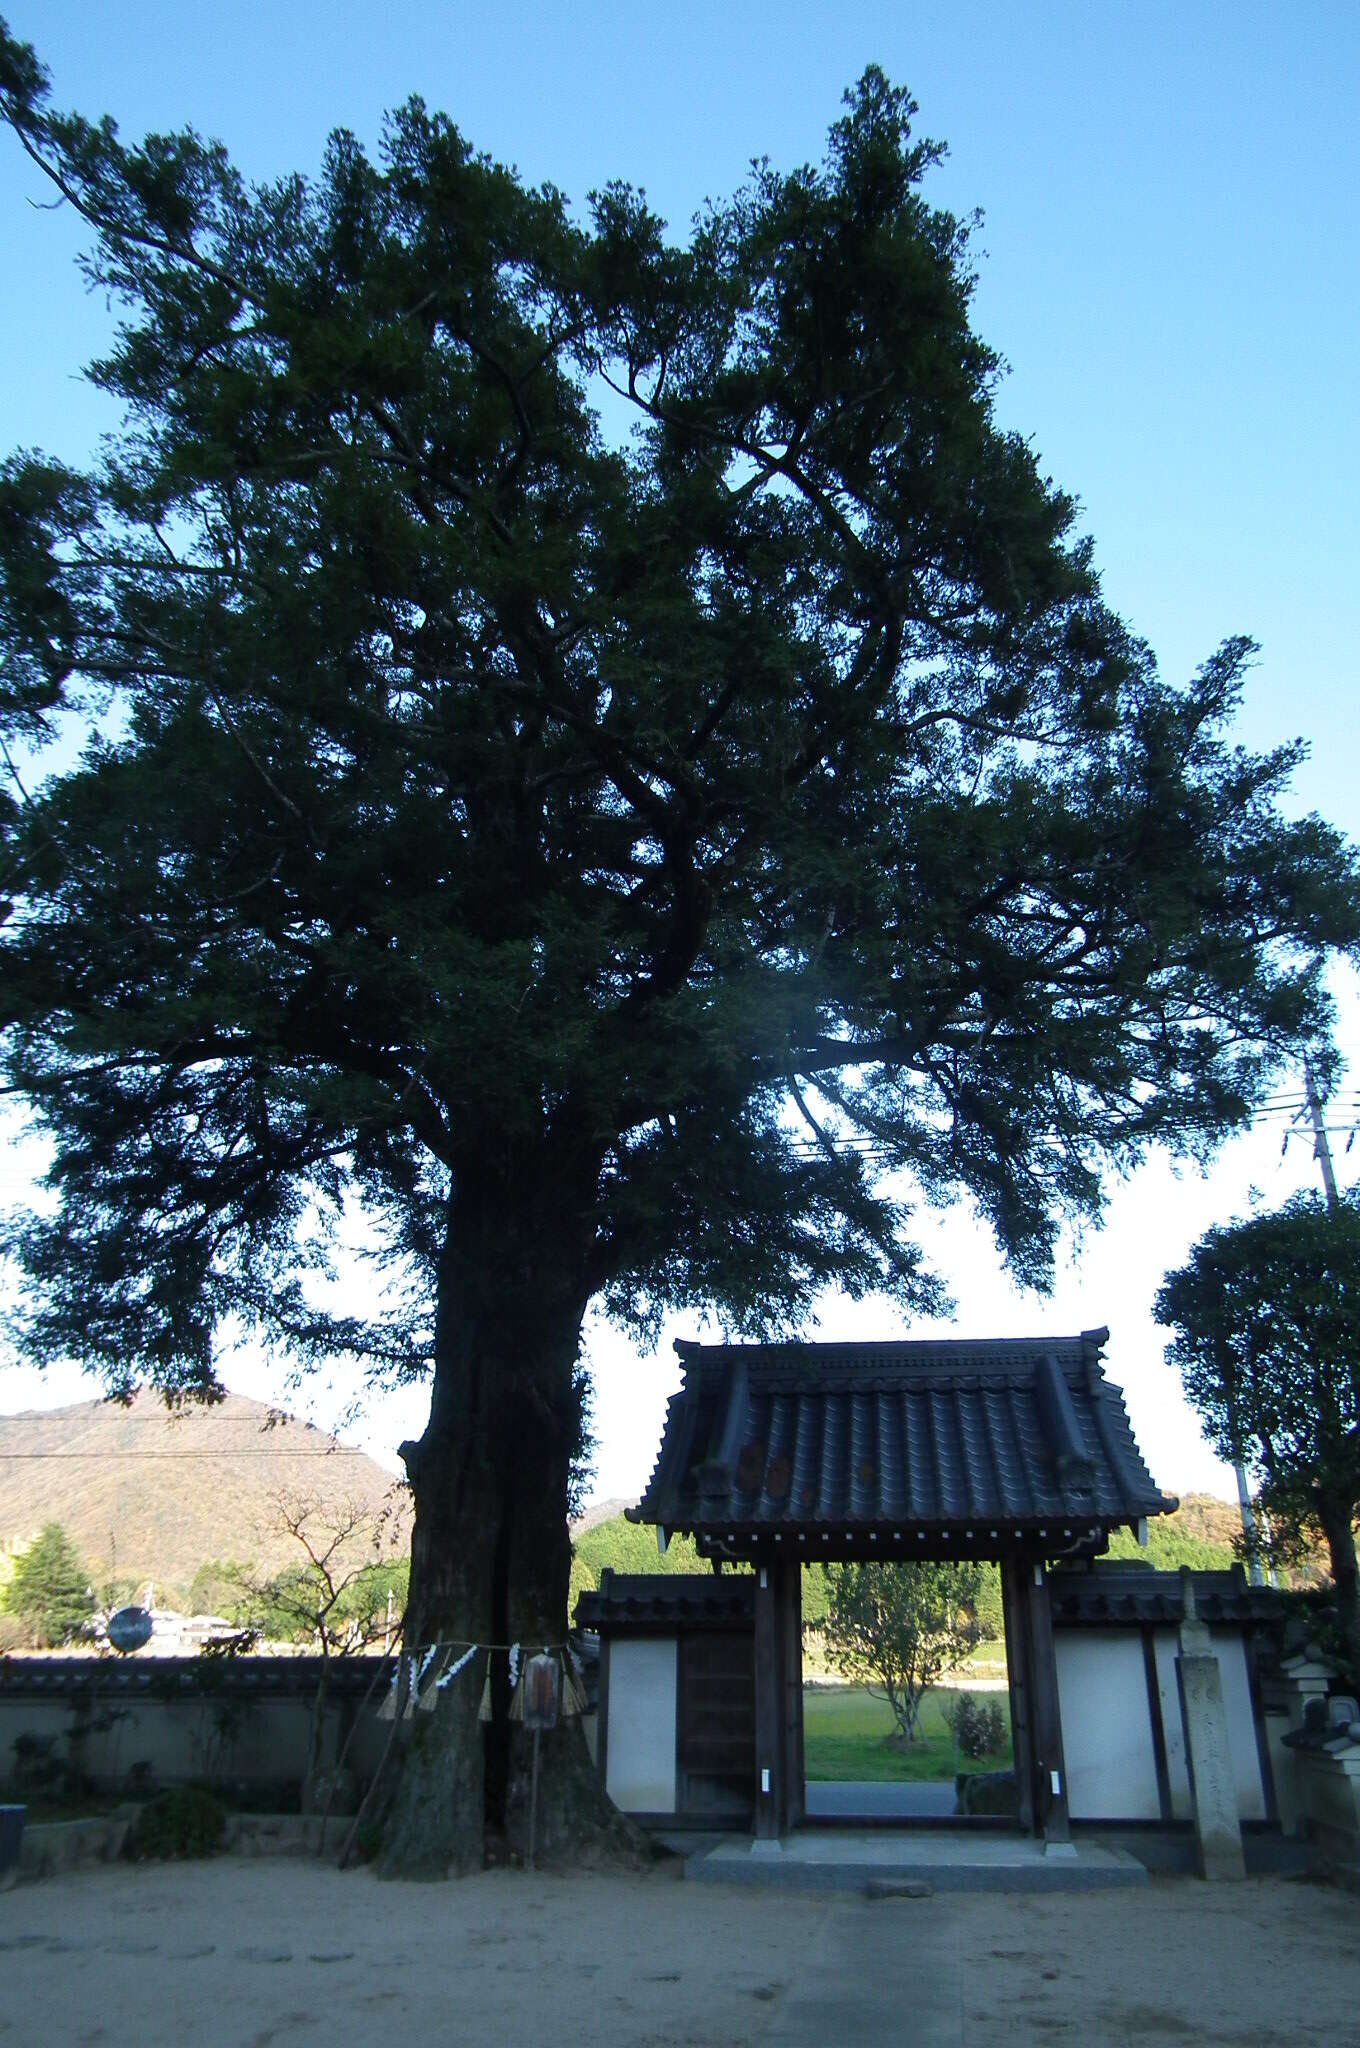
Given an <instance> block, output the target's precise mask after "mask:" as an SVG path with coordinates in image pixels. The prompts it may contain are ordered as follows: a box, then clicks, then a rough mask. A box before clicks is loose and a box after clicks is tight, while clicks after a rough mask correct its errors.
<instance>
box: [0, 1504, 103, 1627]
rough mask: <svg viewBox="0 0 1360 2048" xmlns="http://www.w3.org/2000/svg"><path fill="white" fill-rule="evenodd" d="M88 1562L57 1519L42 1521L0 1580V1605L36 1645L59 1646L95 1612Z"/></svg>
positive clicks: (87, 1624)
mask: <svg viewBox="0 0 1360 2048" xmlns="http://www.w3.org/2000/svg"><path fill="white" fill-rule="evenodd" d="M94 1605H95V1601H94V1588H93V1587H92V1586H91V1584H90V1573H89V1569H88V1567H87V1566H86V1565H85V1564H84V1563H83V1562H82V1560H81V1557H80V1553H79V1552H78V1551H77V1549H76V1547H75V1545H74V1543H72V1541H71V1539H70V1537H69V1536H68V1535H67V1533H66V1531H65V1530H64V1529H63V1528H62V1526H61V1523H60V1522H45V1523H44V1524H43V1526H42V1528H41V1529H40V1530H39V1531H38V1534H37V1535H36V1536H35V1537H34V1538H33V1541H32V1542H31V1543H30V1544H29V1546H28V1548H27V1550H23V1551H21V1552H20V1553H19V1555H18V1557H16V1559H15V1560H14V1568H13V1571H12V1572H11V1574H10V1576H9V1578H8V1579H7V1580H6V1581H5V1583H4V1584H3V1585H0V1606H3V1607H4V1609H5V1611H6V1612H7V1613H9V1614H12V1615H14V1616H16V1618H17V1619H18V1620H20V1621H21V1622H22V1623H23V1624H24V1626H25V1628H26V1629H27V1630H28V1632H29V1634H30V1636H31V1637H32V1640H33V1641H34V1642H35V1643H36V1644H37V1645H38V1646H39V1648H41V1649H48V1650H55V1649H59V1648H60V1647H61V1645H62V1644H63V1643H69V1642H70V1641H71V1639H72V1637H73V1636H78V1635H80V1634H82V1633H83V1632H84V1631H85V1630H86V1629H87V1628H88V1627H89V1624H90V1621H91V1619H92V1617H93V1615H94Z"/></svg>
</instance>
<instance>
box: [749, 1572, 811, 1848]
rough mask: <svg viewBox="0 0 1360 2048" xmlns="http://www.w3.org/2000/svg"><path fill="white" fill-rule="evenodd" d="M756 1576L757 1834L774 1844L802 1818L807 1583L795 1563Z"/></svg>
mask: <svg viewBox="0 0 1360 2048" xmlns="http://www.w3.org/2000/svg"><path fill="white" fill-rule="evenodd" d="M755 1572H756V1617H755V1622H756V1625H755V1690H756V1715H755V1720H756V1797H755V1833H756V1837H757V1839H758V1840H766V1841H772V1840H777V1839H778V1837H779V1836H780V1835H783V1834H786V1833H787V1832H788V1830H789V1829H790V1828H793V1827H797V1825H798V1823H799V1821H800V1820H801V1819H802V1817H803V1581H802V1574H801V1572H800V1570H799V1566H798V1562H797V1560H796V1559H789V1560H785V1559H783V1558H781V1559H779V1560H778V1562H777V1563H773V1564H759V1565H757V1566H756V1568H755Z"/></svg>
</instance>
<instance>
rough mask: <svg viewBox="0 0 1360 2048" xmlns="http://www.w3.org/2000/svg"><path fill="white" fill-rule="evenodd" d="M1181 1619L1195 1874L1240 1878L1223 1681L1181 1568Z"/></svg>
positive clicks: (1242, 1867) (1180, 1668)
mask: <svg viewBox="0 0 1360 2048" xmlns="http://www.w3.org/2000/svg"><path fill="white" fill-rule="evenodd" d="M1181 1598H1182V1601H1183V1603H1184V1604H1183V1610H1182V1611H1183V1618H1182V1621H1181V1627H1180V1655H1179V1656H1178V1657H1177V1659H1176V1674H1177V1677H1178V1678H1179V1680H1180V1692H1181V1712H1182V1714H1183V1716H1184V1719H1185V1747H1186V1754H1187V1756H1188V1759H1189V1764H1190V1786H1191V1791H1192V1793H1193V1795H1194V1805H1195V1847H1196V1854H1197V1862H1198V1867H1199V1874H1200V1876H1201V1877H1206V1878H1213V1879H1218V1880H1221V1879H1230V1878H1243V1877H1245V1876H1246V1874H1247V1867H1246V1863H1245V1862H1244V1860H1243V1856H1242V1827H1241V1823H1240V1821H1239V1819H1238V1816H1237V1782H1236V1779H1235V1777H1234V1775H1233V1763H1232V1751H1231V1749H1230V1748H1229V1745H1228V1716H1227V1711H1226V1709H1225V1708H1224V1705H1223V1680H1222V1676H1221V1674H1220V1672H1219V1668H1218V1659H1217V1657H1216V1656H1215V1655H1214V1651H1213V1645H1212V1643H1211V1642H1210V1640H1209V1631H1208V1629H1207V1627H1206V1626H1205V1624H1204V1623H1203V1622H1202V1621H1201V1620H1200V1618H1199V1616H1198V1614H1197V1613H1196V1611H1195V1586H1194V1580H1193V1578H1192V1576H1191V1573H1190V1568H1189V1566H1188V1565H1182V1566H1181Z"/></svg>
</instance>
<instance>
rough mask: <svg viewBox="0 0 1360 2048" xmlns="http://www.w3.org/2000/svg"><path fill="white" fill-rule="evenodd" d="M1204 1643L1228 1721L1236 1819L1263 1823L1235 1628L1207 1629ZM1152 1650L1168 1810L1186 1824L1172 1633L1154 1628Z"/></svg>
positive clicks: (1243, 1659) (1257, 1760)
mask: <svg viewBox="0 0 1360 2048" xmlns="http://www.w3.org/2000/svg"><path fill="white" fill-rule="evenodd" d="M1209 1641H1210V1643H1211V1645H1212V1647H1213V1651H1214V1655H1215V1656H1216V1657H1217V1658H1218V1669H1219V1676H1220V1681H1221V1683H1222V1687H1223V1706H1224V1711H1225V1712H1226V1714H1227V1717H1228V1749H1229V1753H1230V1755H1231V1757H1232V1766H1233V1780H1234V1783H1235V1784H1236V1787H1237V1815H1238V1819H1239V1820H1264V1819H1265V1817H1266V1797H1265V1787H1264V1786H1263V1784H1262V1782H1261V1757H1260V1752H1259V1751H1258V1749H1257V1747H1256V1723H1255V1721H1254V1719H1253V1717H1252V1711H1251V1684H1250V1680H1249V1679H1248V1676H1247V1653H1246V1648H1245V1646H1244V1644H1243V1641H1242V1637H1241V1635H1240V1633H1239V1632H1238V1631H1237V1630H1236V1629H1218V1628H1215V1629H1210V1631H1209ZM1156 1647H1157V1684H1158V1688H1159V1690H1160V1692H1161V1695H1162V1726H1163V1728H1164V1729H1165V1730H1166V1766H1167V1775H1168V1776H1169V1778H1170V1780H1171V1811H1172V1813H1173V1815H1174V1816H1175V1818H1176V1819H1177V1820H1190V1819H1191V1818H1192V1816H1193V1808H1192V1807H1191V1803H1190V1774H1189V1771H1188V1770H1187V1768H1186V1762H1185V1724H1184V1721H1183V1720H1182V1718H1181V1698H1180V1688H1179V1686H1178V1685H1177V1683H1176V1652H1177V1636H1176V1631H1175V1629H1172V1628H1167V1629H1158V1631H1157V1637H1156Z"/></svg>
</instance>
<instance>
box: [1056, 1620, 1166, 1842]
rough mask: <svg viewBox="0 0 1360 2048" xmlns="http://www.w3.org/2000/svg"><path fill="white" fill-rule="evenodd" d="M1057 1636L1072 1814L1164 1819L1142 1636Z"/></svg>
mask: <svg viewBox="0 0 1360 2048" xmlns="http://www.w3.org/2000/svg"><path fill="white" fill-rule="evenodd" d="M1053 1640H1054V1649H1055V1652H1056V1656H1057V1663H1058V1703H1059V1707H1060V1710H1061V1713H1062V1734H1063V1755H1064V1758H1065V1759H1066V1763H1067V1810H1068V1812H1069V1813H1070V1814H1071V1816H1072V1818H1073V1819H1074V1820H1157V1819H1159V1818H1160V1815H1161V1804H1160V1801H1159V1799H1158V1796H1157V1760H1156V1753H1155V1751H1154V1749H1153V1746H1152V1726H1151V1722H1150V1720H1149V1716H1148V1695H1147V1679H1146V1676H1145V1674H1144V1667H1143V1644H1142V1638H1141V1637H1140V1636H1139V1635H1138V1634H1136V1633H1131V1632H1130V1631H1129V1630H1128V1629H1088V1628H1081V1629H1061V1630H1059V1631H1057V1632H1056V1633H1055V1635H1054V1639H1053Z"/></svg>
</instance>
